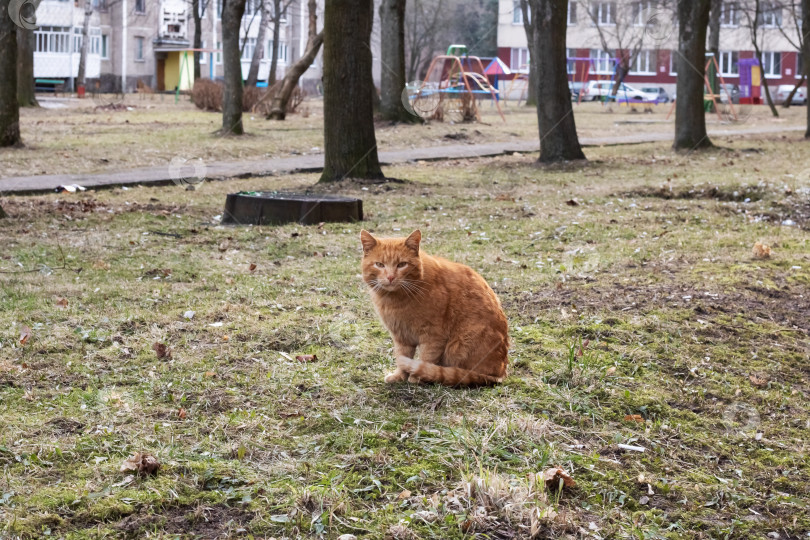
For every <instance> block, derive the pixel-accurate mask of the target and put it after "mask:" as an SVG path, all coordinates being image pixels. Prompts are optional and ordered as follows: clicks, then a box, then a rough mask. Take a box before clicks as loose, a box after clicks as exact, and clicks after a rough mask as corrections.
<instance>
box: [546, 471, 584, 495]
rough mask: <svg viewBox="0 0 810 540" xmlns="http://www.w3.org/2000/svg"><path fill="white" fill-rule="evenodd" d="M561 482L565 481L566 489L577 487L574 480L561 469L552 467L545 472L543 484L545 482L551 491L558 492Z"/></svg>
mask: <svg viewBox="0 0 810 540" xmlns="http://www.w3.org/2000/svg"><path fill="white" fill-rule="evenodd" d="M560 480H562V481H563V486H564V487H574V486H575V485H577V483H576V482H574V479H573V478H571V477H570V476H569V475H568V473H567V472H565V471H564V470H562V469H561V468H559V467H551V468H550V469H546V470H545V471H544V472H543V482H545V484H546V487H547V488H548V489H549V490H552V491H557V489H559V485H560Z"/></svg>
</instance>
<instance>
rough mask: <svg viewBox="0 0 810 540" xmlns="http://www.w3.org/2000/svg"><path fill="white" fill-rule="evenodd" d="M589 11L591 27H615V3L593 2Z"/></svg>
mask: <svg viewBox="0 0 810 540" xmlns="http://www.w3.org/2000/svg"><path fill="white" fill-rule="evenodd" d="M591 9H592V11H591V23H592V25H593V26H616V2H593V4H591Z"/></svg>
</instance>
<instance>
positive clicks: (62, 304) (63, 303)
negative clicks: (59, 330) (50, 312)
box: [56, 297, 68, 309]
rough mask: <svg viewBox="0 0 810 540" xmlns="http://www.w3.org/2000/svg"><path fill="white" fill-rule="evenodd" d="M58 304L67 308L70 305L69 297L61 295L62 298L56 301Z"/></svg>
mask: <svg viewBox="0 0 810 540" xmlns="http://www.w3.org/2000/svg"><path fill="white" fill-rule="evenodd" d="M56 305H57V307H59V308H62V309H65V308H66V307H68V301H67V298H61V297H60V298H59V299H58V300H57V301H56Z"/></svg>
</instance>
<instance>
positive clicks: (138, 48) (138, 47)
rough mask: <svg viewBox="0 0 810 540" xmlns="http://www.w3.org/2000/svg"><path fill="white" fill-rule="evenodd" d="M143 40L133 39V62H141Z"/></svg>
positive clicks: (139, 38)
mask: <svg viewBox="0 0 810 540" xmlns="http://www.w3.org/2000/svg"><path fill="white" fill-rule="evenodd" d="M143 60H144V59H143V38H142V37H140V36H137V37H135V61H136V62H143Z"/></svg>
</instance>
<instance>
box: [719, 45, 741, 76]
mask: <svg viewBox="0 0 810 540" xmlns="http://www.w3.org/2000/svg"><path fill="white" fill-rule="evenodd" d="M739 60H740V56H739V53H738V52H737V51H720V75H724V76H726V77H734V76H737V75H739V74H740V66H739V65H738V62H739Z"/></svg>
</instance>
